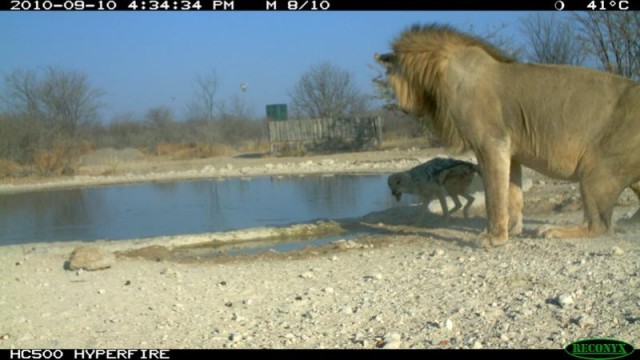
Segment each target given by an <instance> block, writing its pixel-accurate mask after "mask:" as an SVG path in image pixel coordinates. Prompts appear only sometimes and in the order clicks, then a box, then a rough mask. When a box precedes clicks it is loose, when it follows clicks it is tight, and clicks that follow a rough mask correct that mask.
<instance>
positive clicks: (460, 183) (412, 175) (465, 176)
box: [387, 157, 478, 222]
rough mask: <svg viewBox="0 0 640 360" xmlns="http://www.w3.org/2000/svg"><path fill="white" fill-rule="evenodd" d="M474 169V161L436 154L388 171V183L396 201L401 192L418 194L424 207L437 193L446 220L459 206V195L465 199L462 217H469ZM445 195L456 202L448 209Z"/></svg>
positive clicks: (476, 169) (460, 205) (425, 207)
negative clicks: (435, 156)
mask: <svg viewBox="0 0 640 360" xmlns="http://www.w3.org/2000/svg"><path fill="white" fill-rule="evenodd" d="M476 173H478V166H477V165H475V164H473V163H470V162H468V161H463V160H457V159H450V158H441V157H437V158H434V159H431V160H429V161H427V162H425V163H423V164H420V165H417V166H415V167H413V168H411V169H409V170H407V171H402V172H398V173H393V174H391V175H390V176H389V178H388V180H387V183H388V185H389V189H390V190H391V195H393V196H395V198H396V200H398V201H399V200H400V197H401V196H402V194H414V195H418V196H420V198H422V201H423V206H424V209H425V210H426V209H427V208H428V206H429V202H430V201H431V200H432V199H433V197H434V196H435V197H437V198H438V200H439V201H440V206H441V208H442V215H443V216H444V219H445V221H447V222H448V221H449V216H450V214H452V213H454V212H456V211H457V210H459V209H460V208H462V203H461V202H460V199H459V198H458V196H462V197H464V198H465V199H466V200H467V203H466V205H465V206H464V209H463V213H464V217H465V218H467V217H469V208H471V205H472V204H473V201H474V200H475V199H474V197H473V196H472V195H471V194H470V193H469V187H470V185H471V182H472V181H473V178H474V176H475V174H476ZM447 195H449V196H450V197H451V199H452V200H453V202H454V205H455V206H454V207H453V209H451V210H449V208H448V206H447V201H446V196H447Z"/></svg>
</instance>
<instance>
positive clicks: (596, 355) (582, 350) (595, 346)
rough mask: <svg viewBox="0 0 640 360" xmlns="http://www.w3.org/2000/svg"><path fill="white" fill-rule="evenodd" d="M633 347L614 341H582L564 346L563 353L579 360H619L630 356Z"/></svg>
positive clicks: (602, 339)
mask: <svg viewBox="0 0 640 360" xmlns="http://www.w3.org/2000/svg"><path fill="white" fill-rule="evenodd" d="M633 350H634V347H633V345H631V344H629V343H627V342H624V341H621V340H616V339H606V338H601V339H582V340H578V341H575V342H572V343H570V344H569V345H567V346H565V348H564V351H566V352H567V353H568V354H569V355H571V356H573V357H577V358H580V359H589V360H594V359H598V360H599V359H619V358H623V357H625V356H629V355H631V353H632V352H633Z"/></svg>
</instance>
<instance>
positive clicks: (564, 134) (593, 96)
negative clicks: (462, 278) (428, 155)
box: [376, 25, 640, 245]
mask: <svg viewBox="0 0 640 360" xmlns="http://www.w3.org/2000/svg"><path fill="white" fill-rule="evenodd" d="M392 49H393V52H392V53H390V54H384V55H376V59H377V60H378V61H379V62H380V63H382V64H383V65H385V66H386V67H387V74H388V77H389V83H390V84H391V86H392V87H393V89H394V90H395V93H396V98H397V101H398V104H399V105H400V107H401V108H402V109H404V110H405V111H407V112H410V113H413V114H415V115H417V116H418V117H426V118H429V119H430V120H431V121H432V123H433V127H434V129H435V130H436V132H437V133H438V134H439V135H440V137H441V138H442V140H443V141H445V143H446V144H447V145H448V146H450V147H453V148H455V149H458V150H472V151H474V152H475V154H476V157H477V159H478V162H479V164H480V166H481V168H482V172H483V177H484V184H485V194H486V208H487V217H488V223H489V224H488V228H487V231H486V233H485V234H484V235H483V239H482V240H483V242H489V243H491V244H493V245H502V244H504V243H506V241H507V240H508V233H509V232H511V233H514V234H518V233H520V232H521V231H522V190H521V181H522V180H521V173H522V169H521V164H522V165H525V166H528V167H530V168H533V169H534V170H537V171H539V172H541V173H543V174H546V175H549V176H552V177H555V178H561V179H567V180H572V181H576V182H579V183H580V186H581V194H582V201H583V205H584V215H585V219H584V223H583V224H582V225H580V226H574V227H566V228H556V227H547V228H543V229H542V230H541V235H544V236H546V237H585V236H597V235H601V234H603V233H611V232H612V231H613V224H612V222H611V217H612V213H613V207H614V204H615V201H616V199H617V198H618V196H619V195H620V193H621V192H622V190H624V188H626V187H629V186H630V187H631V188H632V189H633V190H634V192H635V193H636V194H637V195H638V197H639V198H640V131H638V130H639V129H640V84H639V83H637V82H634V81H632V80H629V79H626V78H624V77H620V76H617V75H614V74H610V73H604V72H600V71H595V70H590V69H586V68H580V67H571V66H562V65H539V64H523V63H519V62H517V61H514V60H513V59H511V58H509V57H508V56H506V55H505V54H503V53H502V52H501V51H500V50H498V49H497V48H495V47H494V46H492V45H490V44H488V43H487V42H485V41H483V40H481V39H478V38H476V37H474V36H470V35H467V34H463V33H461V32H459V31H457V30H455V29H453V28H451V27H447V26H441V25H427V26H418V25H416V26H413V27H411V28H410V29H408V30H406V31H404V32H403V33H402V34H401V35H400V36H399V37H398V38H396V39H395V40H394V41H393V43H392ZM638 214H640V211H639V213H636V215H634V218H635V217H638V218H640V215H638Z"/></svg>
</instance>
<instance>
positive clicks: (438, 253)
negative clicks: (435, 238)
mask: <svg viewBox="0 0 640 360" xmlns="http://www.w3.org/2000/svg"><path fill="white" fill-rule="evenodd" d="M442 255H444V250H442V249H437V250H433V251H432V252H431V256H442Z"/></svg>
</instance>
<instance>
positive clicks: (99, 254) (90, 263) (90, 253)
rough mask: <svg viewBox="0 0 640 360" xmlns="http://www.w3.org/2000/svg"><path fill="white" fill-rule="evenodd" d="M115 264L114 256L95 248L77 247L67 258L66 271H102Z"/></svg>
mask: <svg viewBox="0 0 640 360" xmlns="http://www.w3.org/2000/svg"><path fill="white" fill-rule="evenodd" d="M115 262H116V256H115V255H114V254H113V253H111V252H109V251H106V250H103V249H101V248H99V247H97V246H78V247H76V248H75V249H74V250H73V252H71V256H70V257H69V266H68V269H69V270H71V271H75V270H80V269H84V270H89V271H94V270H103V269H108V268H110V267H111V266H113V264H115Z"/></svg>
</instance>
